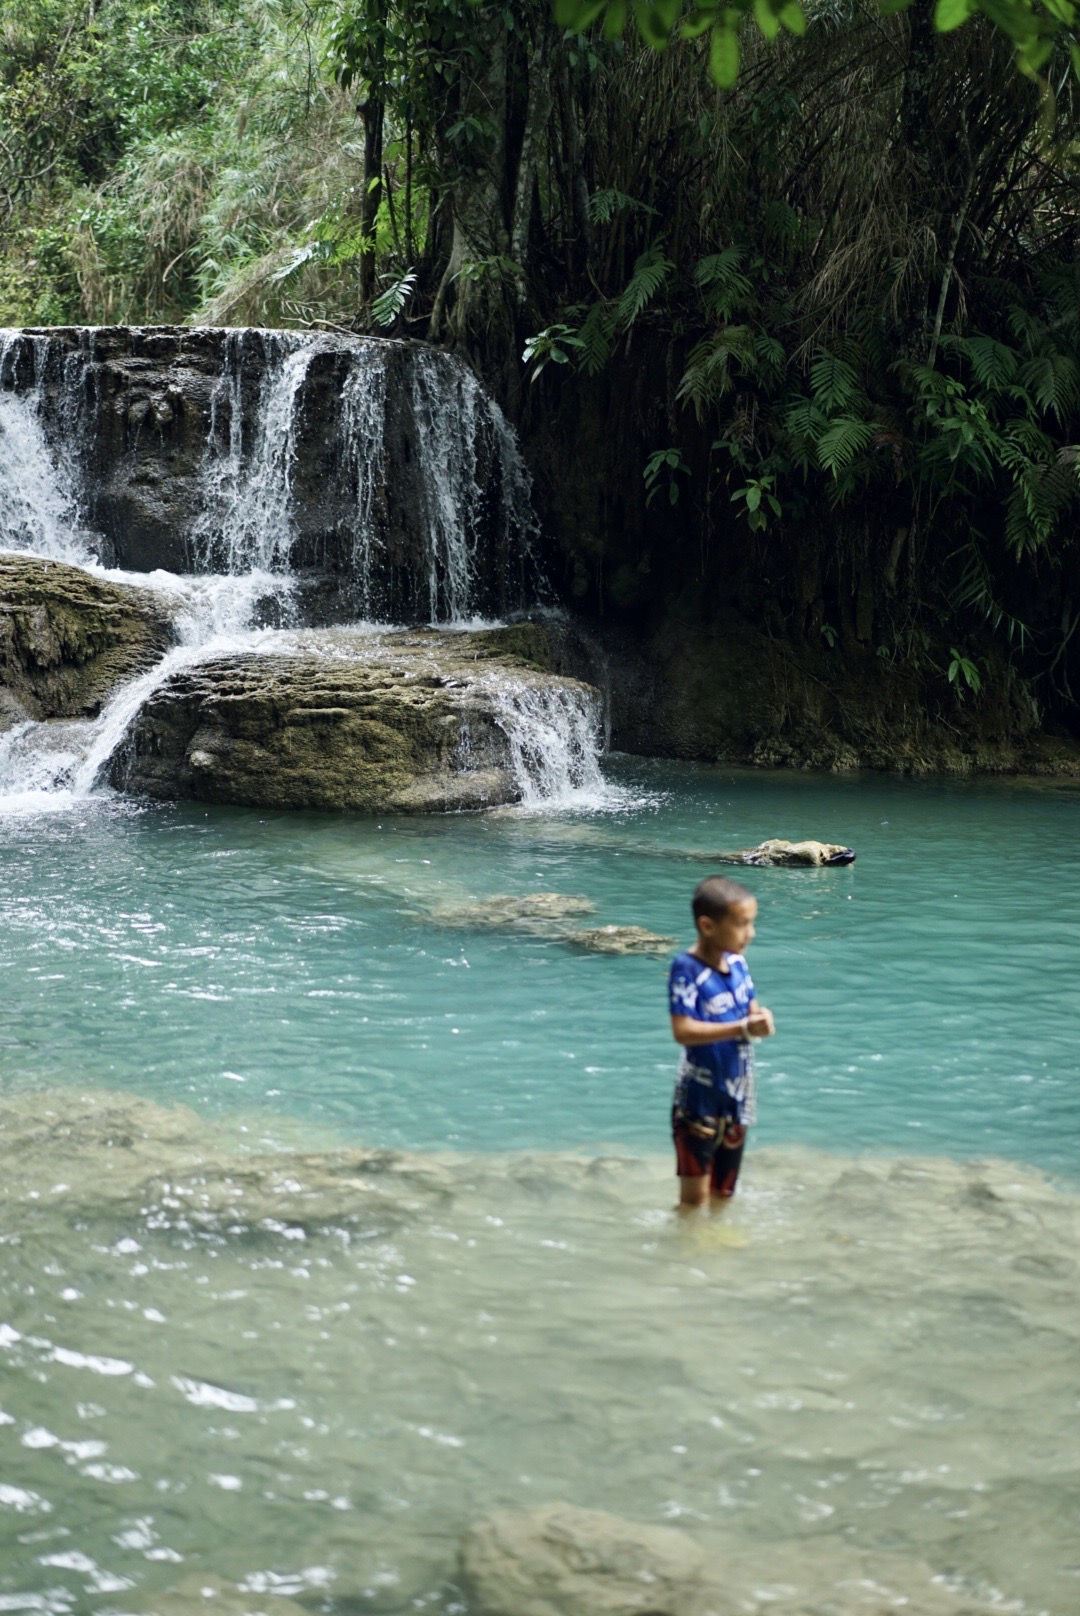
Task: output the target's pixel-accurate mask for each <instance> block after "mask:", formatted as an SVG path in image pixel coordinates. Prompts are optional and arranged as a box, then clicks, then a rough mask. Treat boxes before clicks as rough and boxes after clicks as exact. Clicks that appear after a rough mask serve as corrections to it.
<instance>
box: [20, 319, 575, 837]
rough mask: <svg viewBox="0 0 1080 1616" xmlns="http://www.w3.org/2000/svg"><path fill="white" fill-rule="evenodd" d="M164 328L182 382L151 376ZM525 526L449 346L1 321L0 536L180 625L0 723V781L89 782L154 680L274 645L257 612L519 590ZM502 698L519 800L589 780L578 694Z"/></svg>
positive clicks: (288, 623) (454, 609) (515, 476)
mask: <svg viewBox="0 0 1080 1616" xmlns="http://www.w3.org/2000/svg"><path fill="white" fill-rule="evenodd" d="M125 337H126V338H127V339H128V341H127V346H125V345H124V343H123V341H120V340H118V339H122V338H125ZM170 342H171V343H172V344H173V346H174V348H176V352H177V354H178V359H177V361H176V368H177V369H178V370H179V367H180V365H181V364H187V365H189V366H192V367H194V365H195V364H196V363H198V364H199V365H200V366H201V375H202V376H203V377H205V380H204V381H202V382H201V384H200V385H201V388H202V391H201V393H200V392H199V390H198V389H197V388H195V387H191V386H190V384H188V388H187V392H186V393H185V391H184V389H183V388H182V387H180V386H179V385H177V386H175V387H174V386H172V385H171V384H170V385H169V387H168V388H167V390H166V391H163V390H162V385H161V381H160V374H161V367H160V364H157V366H156V368H155V356H156V355H158V354H159V353H160V351H161V349H162V347H163V346H165V345H167V344H168V343H170ZM185 344H187V345H188V346H187V347H185ZM191 373H192V372H191V371H190V370H189V371H188V372H187V374H188V375H190V374H191ZM155 376H156V377H157V378H158V379H157V381H156V382H155ZM155 386H156V388H157V391H155V390H154V389H155ZM192 397H194V399H195V401H196V406H197V407H196V413H195V415H194V416H193V415H192V409H193V407H195V406H193V405H192V404H191V403H190V399H191V398H192ZM200 397H201V398H203V399H204V400H205V403H204V404H203V405H201V406H198V405H197V401H198V399H199V398H200ZM198 408H201V409H202V411H203V413H202V416H201V419H202V422H203V424H202V426H201V427H199V426H198ZM178 421H179V425H180V426H182V427H183V430H184V432H186V433H187V438H186V439H185V438H184V437H183V435H181V436H180V437H178V436H177V433H178V430H179V428H178ZM193 429H194V430H195V432H196V433H197V436H196V437H195V438H194V440H192V437H191V433H192V430H193ZM170 433H171V434H172V436H171V437H170V436H169V434H170ZM185 443H188V444H192V445H193V447H192V448H191V450H190V452H188V455H187V460H186V461H185V460H184V458H183V454H184V445H185ZM177 444H179V448H176V447H175V445H177ZM140 457H141V458H140ZM144 466H145V467H146V468H147V469H146V470H143V469H142V468H143V467H144ZM185 467H186V468H187V469H186V470H185ZM132 468H134V470H132ZM155 476H156V477H157V479H158V481H157V484H156V485H155V484H154V478H155ZM185 477H186V483H185V481H184V479H185ZM145 485H150V486H151V487H155V486H156V493H155V498H156V503H150V504H147V496H146V495H145V493H144V486H145ZM177 490H179V491H180V492H179V494H177V493H176V491H177ZM185 490H186V505H185ZM140 501H142V503H141V504H140ZM181 507H183V509H182V510H181ZM178 510H179V511H180V514H179V515H178V514H177V511H178ZM162 535H164V537H162ZM536 536H537V530H536V520H535V516H534V514H533V511H532V504H531V486H530V481H529V477H528V473H527V471H526V469H525V466H524V463H523V461H522V459H521V455H520V452H519V450H518V447H517V444H516V441H515V439H514V436H513V433H512V432H511V430H510V428H509V426H508V425H507V423H506V420H505V418H504V417H503V416H502V413H501V412H500V411H499V409H498V407H497V406H496V405H495V404H494V402H493V401H492V400H491V399H489V398H488V397H487V395H486V394H485V393H484V392H483V389H482V388H481V387H480V386H479V384H478V383H477V381H476V379H475V378H474V377H473V375H472V374H471V372H470V371H468V370H467V368H466V367H464V366H463V365H461V364H460V363H459V362H458V361H456V360H454V359H452V358H451V357H450V356H449V355H446V354H442V353H437V352H434V351H429V350H424V349H421V348H419V347H416V346H414V345H412V344H403V343H392V342H375V341H371V340H368V339H350V338H347V337H343V336H342V337H338V336H329V335H318V336H310V335H305V334H301V333H295V332H265V331H229V332H193V333H190V334H188V333H161V332H146V333H141V332H130V333H116V332H106V331H102V332H95V331H78V332H75V333H71V332H64V333H49V332H7V333H2V334H0V548H2V549H9V550H16V551H21V552H24V553H30V554H34V555H38V556H42V557H47V558H49V559H52V560H59V561H65V562H68V563H70V564H73V565H75V566H78V567H81V568H83V569H84V570H88V571H91V572H93V573H96V574H98V575H99V576H104V577H108V578H112V579H114V580H117V581H123V582H128V583H138V584H140V585H142V586H143V587H149V588H152V589H155V590H157V591H159V592H160V593H161V594H162V595H163V596H164V597H165V598H166V601H167V604H168V609H169V612H170V614H171V616H172V617H173V620H174V623H175V627H176V634H177V639H178V641H179V643H178V644H177V645H176V647H175V648H174V649H173V650H172V651H170V652H169V653H168V654H167V655H166V656H165V657H164V658H163V659H162V660H161V661H160V662H159V663H158V664H157V665H156V666H155V667H154V668H153V669H151V670H150V671H149V672H146V673H142V674H140V675H139V676H138V677H136V678H134V679H132V680H130V681H129V682H128V683H126V684H125V685H123V686H122V687H121V688H119V689H118V690H116V691H115V692H114V694H113V696H112V698H111V699H110V700H109V701H108V702H107V703H106V705H105V707H104V708H103V709H102V711H101V713H100V714H99V715H98V716H97V717H95V718H91V719H83V720H70V721H63V722H61V721H58V720H49V721H45V722H42V723H25V724H19V725H17V726H15V728H13V729H11V730H9V731H8V732H7V734H6V735H2V736H0V796H5V797H7V799H8V801H9V802H10V801H11V800H12V799H13V798H18V797H23V798H28V799H30V800H32V801H33V802H35V803H36V802H38V801H40V800H41V799H43V798H44V797H49V798H52V799H54V800H61V799H70V798H71V797H73V796H74V797H78V796H82V795H85V794H86V793H88V792H90V791H91V790H92V789H93V788H94V786H95V782H96V781H97V780H98V778H99V776H100V774H101V772H102V770H103V768H104V765H105V764H106V763H107V762H108V760H109V759H110V757H111V756H112V755H113V754H114V752H115V751H116V749H117V747H118V746H119V745H120V744H121V743H122V741H123V738H124V736H125V733H126V732H127V730H128V727H129V725H130V723H131V721H132V719H133V718H134V716H135V715H136V714H137V712H138V711H139V709H140V707H141V706H142V704H143V703H144V702H145V701H146V700H147V698H148V697H149V696H150V695H151V694H152V693H153V692H154V691H155V690H156V689H157V688H158V687H159V686H160V685H161V684H162V683H163V682H164V680H165V679H167V678H169V677H170V675H172V674H173V673H175V672H177V671H178V670H179V669H181V668H183V667H184V666H185V665H190V664H191V663H193V662H196V661H199V660H200V659H202V658H205V657H208V656H214V655H220V654H222V653H226V652H229V651H234V650H240V649H243V650H250V649H252V648H253V647H254V648H264V647H265V646H266V645H267V644H268V643H272V644H274V645H275V646H277V647H278V648H282V647H283V646H284V645H285V641H284V640H282V639H281V637H280V635H279V636H278V637H277V638H276V639H275V635H274V632H273V630H271V629H269V628H268V627H266V625H267V624H271V623H272V624H274V625H275V626H276V628H277V629H279V630H280V629H285V628H294V627H298V626H300V625H302V624H303V623H304V622H305V620H306V621H307V622H309V623H312V622H314V623H315V624H317V623H318V622H319V621H320V620H321V621H324V622H335V621H342V620H343V619H344V620H351V619H356V618H360V619H363V620H366V621H368V622H377V621H382V622H387V621H390V622H392V621H393V620H394V619H395V618H396V619H397V621H399V622H400V621H402V620H403V619H404V620H412V621H415V619H416V618H417V617H421V618H426V619H427V620H428V621H429V622H431V623H434V624H442V625H445V626H458V627H460V626H465V625H467V624H469V623H471V622H476V621H477V620H484V619H488V620H490V619H491V618H492V617H493V616H498V615H500V614H501V613H504V612H505V611H507V610H516V609H520V608H522V607H524V606H526V605H527V604H529V603H530V601H531V599H533V598H535V589H536V579H537V574H536V569H535V562H534V560H533V555H534V548H535V546H534V540H535V538H536ZM161 557H163V558H164V563H165V564H162V559H160V558H161ZM185 558H186V566H185ZM106 562H110V563H113V562H119V563H120V566H115V565H113V566H109V567H108V568H107V567H106V565H105V563H106ZM311 602H314V605H310V604H309V603H311ZM307 643H308V645H309V646H310V644H311V641H310V639H308V641H307ZM497 706H498V709H499V712H500V714H501V716H500V719H499V722H500V724H501V727H502V728H503V729H504V730H505V732H506V734H507V737H508V740H509V747H510V752H511V757H512V766H513V770H514V774H515V777H516V779H517V781H518V784H519V786H520V790H521V794H522V800H523V802H524V803H525V804H526V805H528V806H530V807H535V806H537V805H539V804H540V803H552V804H554V803H567V802H569V801H571V800H572V799H574V798H575V796H576V797H577V798H580V799H583V800H586V801H589V800H593V801H599V800H600V798H601V796H602V794H603V789H604V788H603V781H602V778H601V776H600V772H599V765H598V761H597V758H598V753H599V748H600V737H599V724H598V714H597V713H596V712H594V711H593V708H592V704H591V701H590V700H588V699H586V698H584V697H583V696H574V697H571V696H570V694H569V693H568V692H567V691H565V690H552V691H544V690H541V689H539V688H534V687H526V686H524V685H522V686H521V687H520V688H518V687H516V686H514V684H513V682H512V681H508V682H507V683H506V684H505V685H502V686H500V688H499V691H498V694H497Z"/></svg>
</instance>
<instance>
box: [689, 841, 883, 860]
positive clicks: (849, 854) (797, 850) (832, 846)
mask: <svg viewBox="0 0 1080 1616" xmlns="http://www.w3.org/2000/svg"><path fill="white" fill-rule="evenodd" d="M714 856H715V857H716V858H718V859H719V860H720V861H721V863H725V864H757V865H763V866H767V865H778V866H786V865H806V864H809V865H820V864H854V862H855V849H854V848H853V847H844V846H842V845H841V844H840V843H838V842H785V841H783V840H781V839H780V838H779V837H772V838H771V839H770V840H769V841H765V842H759V843H758V845H757V847H750V848H747V849H746V850H745V851H744V852H741V853H717V854H715V855H714Z"/></svg>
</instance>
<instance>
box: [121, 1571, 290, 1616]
mask: <svg viewBox="0 0 1080 1616" xmlns="http://www.w3.org/2000/svg"><path fill="white" fill-rule="evenodd" d="M200 1613H205V1616H310V1612H308V1611H306V1610H305V1609H304V1606H303V1605H298V1604H297V1603H296V1602H295V1600H292V1599H288V1598H286V1597H285V1595H283V1594H280V1593H278V1592H277V1591H276V1590H275V1592H274V1593H272V1594H267V1593H265V1592H264V1593H256V1592H255V1591H254V1590H252V1589H249V1588H239V1587H237V1585H236V1584H235V1583H232V1582H223V1581H222V1579H221V1578H220V1577H215V1576H214V1574H213V1573H212V1572H209V1571H198V1572H192V1573H190V1574H189V1575H188V1576H186V1577H182V1578H181V1579H180V1581H179V1582H178V1583H176V1584H175V1585H174V1586H173V1587H172V1588H170V1589H168V1590H167V1591H166V1592H164V1593H159V1594H154V1595H152V1596H151V1597H150V1598H149V1599H148V1600H147V1601H146V1602H145V1604H141V1605H140V1606H139V1616H200Z"/></svg>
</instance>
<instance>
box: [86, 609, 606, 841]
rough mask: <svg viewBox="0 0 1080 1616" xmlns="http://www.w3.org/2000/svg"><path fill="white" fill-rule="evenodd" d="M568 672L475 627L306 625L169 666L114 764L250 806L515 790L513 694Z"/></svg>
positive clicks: (513, 796) (174, 791)
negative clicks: (513, 650)
mask: <svg viewBox="0 0 1080 1616" xmlns="http://www.w3.org/2000/svg"><path fill="white" fill-rule="evenodd" d="M556 689H557V690H559V691H561V692H563V693H564V694H567V695H569V696H570V697H571V699H580V700H581V701H582V702H584V703H588V704H591V703H593V702H594V701H595V700H596V699H597V698H596V693H595V692H594V691H592V690H591V689H590V688H589V687H588V686H586V685H583V684H580V683H579V682H577V681H576V680H570V679H558V678H555V677H553V676H552V675H548V674H542V673H539V672H537V671H536V670H535V669H533V668H529V667H527V666H525V665H524V664H521V663H518V662H516V661H514V660H512V659H509V658H507V657H505V656H503V655H501V654H500V653H499V647H498V642H497V640H496V641H494V642H492V641H490V640H489V639H488V638H487V637H486V636H485V635H484V634H483V633H478V634H454V635H447V634H440V633H437V632H433V631H414V632H411V633H404V632H398V633H386V634H373V633H362V632H357V631H349V630H341V631H327V632H323V633H322V634H311V635H307V636H301V637H300V638H299V639H298V640H297V641H296V642H294V645H293V648H292V649H291V650H288V651H286V652H284V653H273V654H260V653H259V652H258V651H251V652H244V653H239V654H236V655H231V656H224V657H218V658H215V659H212V660H209V661H206V662H200V663H197V664H195V665H193V666H190V667H187V668H185V669H182V670H179V671H177V672H174V673H173V674H172V675H171V676H170V677H169V678H168V679H167V680H165V682H164V683H163V684H162V685H161V686H160V687H159V688H158V690H157V691H155V692H154V693H152V694H151V695H150V697H149V698H148V700H147V702H146V704H145V705H144V707H143V708H142V710H141V712H140V713H139V715H138V717H137V718H136V720H135V722H134V724H133V726H132V729H131V731H130V732H129V735H128V737H127V739H126V742H125V744H124V745H123V746H122V747H121V748H120V749H119V750H118V751H117V753H116V754H115V756H114V758H113V761H112V765H111V769H110V777H111V779H112V783H113V784H114V785H116V786H118V787H119V788H121V789H123V790H127V791H133V792H138V793H142V794H144V795H146V796H150V797H157V798H165V799H172V798H177V797H193V798H196V799H198V800H199V801H201V802H219V803H237V804H242V805H246V806H249V807H257V808H263V807H266V808H317V809H349V810H353V811H356V812H362V813H425V812H436V811H443V810H447V809H462V808H485V807H490V806H492V805H495V804H501V803H510V802H514V801H517V800H518V799H519V798H520V796H521V793H522V785H521V780H520V777H519V775H518V773H517V772H516V771H515V768H514V749H513V745H512V740H511V731H512V728H513V714H512V708H513V702H514V699H515V696H517V697H519V698H520V696H521V695H522V693H525V694H528V693H530V692H531V693H533V694H539V695H540V697H541V699H542V697H543V694H544V693H545V692H549V691H553V690H556Z"/></svg>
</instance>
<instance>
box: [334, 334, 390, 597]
mask: <svg viewBox="0 0 1080 1616" xmlns="http://www.w3.org/2000/svg"><path fill="white" fill-rule="evenodd" d="M385 427H386V367H385V365H383V364H382V362H381V360H380V358H379V355H378V353H377V352H374V351H372V349H370V348H366V349H362V350H361V352H360V353H359V354H358V355H357V357H356V361H355V363H354V364H353V366H352V368H351V369H350V371H349V375H348V379H347V380H346V383H345V387H344V390H343V392H342V395H341V438H342V447H343V451H344V452H343V457H342V458H343V472H344V476H345V478H346V480H347V484H348V488H349V493H350V497H351V500H352V505H353V511H354V526H353V540H352V557H353V579H354V590H355V596H356V604H357V608H358V610H359V612H360V615H361V617H364V618H374V617H375V616H377V614H378V600H377V597H376V591H375V573H376V564H377V559H378V556H379V554H380V552H381V551H382V550H383V548H384V546H383V541H382V539H381V538H380V535H379V532H378V528H377V526H376V523H375V500H376V490H377V483H378V475H379V465H380V462H381V460H382V453H383V442H384V438H385Z"/></svg>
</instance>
